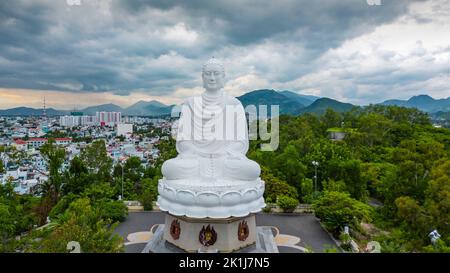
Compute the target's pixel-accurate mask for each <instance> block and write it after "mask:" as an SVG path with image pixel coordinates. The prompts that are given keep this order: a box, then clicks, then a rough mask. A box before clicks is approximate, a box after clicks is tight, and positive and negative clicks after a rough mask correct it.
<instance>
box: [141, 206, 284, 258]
mask: <svg viewBox="0 0 450 273" xmlns="http://www.w3.org/2000/svg"><path fill="white" fill-rule="evenodd" d="M142 252H143V253H186V252H191V253H230V252H239V253H278V248H277V246H276V243H275V240H274V237H273V234H272V231H271V229H270V228H269V227H256V222H255V215H254V214H251V215H249V216H247V217H230V218H226V219H212V218H203V219H198V218H189V217H179V216H173V215H170V214H168V213H167V214H166V220H165V224H164V225H160V226H158V228H157V229H156V231H155V233H154V236H153V238H152V240H150V242H148V243H147V245H146V247H145V248H144V250H143V251H142Z"/></svg>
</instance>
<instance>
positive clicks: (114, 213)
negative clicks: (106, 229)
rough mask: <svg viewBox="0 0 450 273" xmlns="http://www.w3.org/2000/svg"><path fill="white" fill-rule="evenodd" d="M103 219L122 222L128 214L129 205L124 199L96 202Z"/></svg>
mask: <svg viewBox="0 0 450 273" xmlns="http://www.w3.org/2000/svg"><path fill="white" fill-rule="evenodd" d="M95 206H96V207H97V208H98V210H99V212H100V216H101V218H102V219H105V220H111V221H112V222H117V221H119V222H122V221H124V220H125V217H126V216H127V215H128V209H127V206H125V204H124V203H123V202H122V201H111V200H106V199H104V200H101V201H98V202H96V203H95Z"/></svg>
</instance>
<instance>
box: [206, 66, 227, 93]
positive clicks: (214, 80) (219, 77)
mask: <svg viewBox="0 0 450 273" xmlns="http://www.w3.org/2000/svg"><path fill="white" fill-rule="evenodd" d="M202 78H203V87H204V88H205V89H206V91H211V92H215V91H218V90H220V89H222V88H223V86H224V80H225V75H224V73H223V71H222V68H221V67H220V65H217V64H208V65H207V66H206V67H205V69H204V70H203V73H202Z"/></svg>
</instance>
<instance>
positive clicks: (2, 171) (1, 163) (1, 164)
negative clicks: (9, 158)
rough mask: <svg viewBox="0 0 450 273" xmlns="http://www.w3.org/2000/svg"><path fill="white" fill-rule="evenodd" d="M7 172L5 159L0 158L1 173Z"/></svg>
mask: <svg viewBox="0 0 450 273" xmlns="http://www.w3.org/2000/svg"><path fill="white" fill-rule="evenodd" d="M4 172H5V167H4V165H3V161H2V160H1V159H0V173H4Z"/></svg>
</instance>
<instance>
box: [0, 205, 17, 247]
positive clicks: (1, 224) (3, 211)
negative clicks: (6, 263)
mask: <svg viewBox="0 0 450 273" xmlns="http://www.w3.org/2000/svg"><path fill="white" fill-rule="evenodd" d="M14 220H15V219H14V217H13V215H11V212H10V211H9V207H8V206H7V205H5V204H2V203H0V240H1V244H0V251H3V246H5V245H6V242H7V240H8V238H9V237H10V236H12V235H13V234H14V231H15V225H14Z"/></svg>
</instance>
